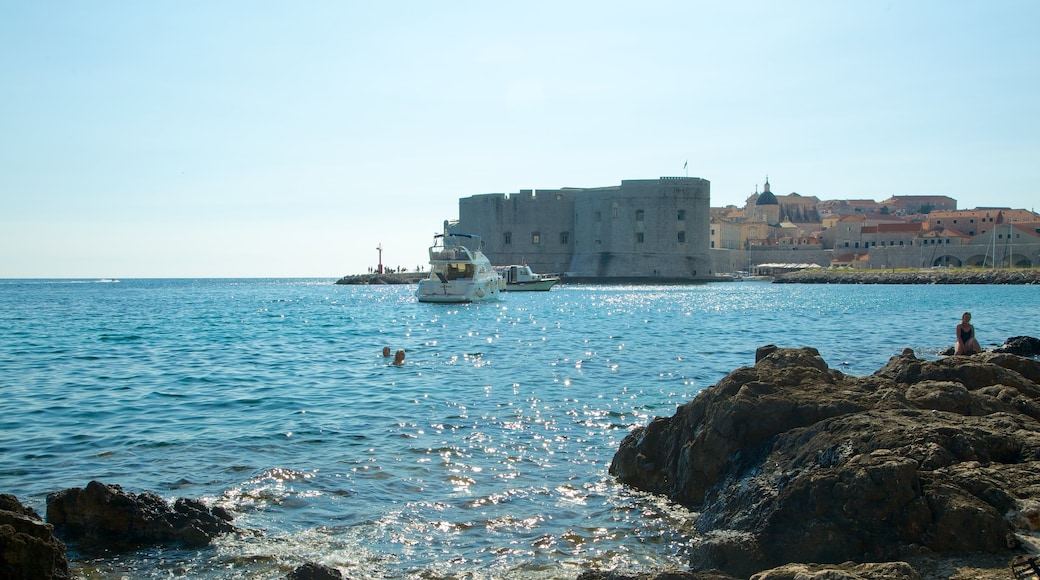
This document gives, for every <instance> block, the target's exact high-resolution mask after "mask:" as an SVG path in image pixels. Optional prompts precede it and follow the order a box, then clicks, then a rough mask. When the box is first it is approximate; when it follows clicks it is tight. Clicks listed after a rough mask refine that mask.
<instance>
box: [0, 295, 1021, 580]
mask: <svg viewBox="0 0 1040 580" xmlns="http://www.w3.org/2000/svg"><path fill="white" fill-rule="evenodd" d="M414 291H415V286H414V285H400V286H339V285H335V284H333V280H331V279H201V280H189V279H184V280H180V279H157V280H134V279H121V280H51V279H47V280H0V297H2V302H3V307H2V308H0V493H9V494H14V495H16V496H17V497H18V498H19V500H21V501H22V503H23V504H26V505H28V506H30V507H32V508H33V509H35V510H36V511H37V512H38V513H39V514H41V515H43V514H45V513H46V497H47V494H49V493H53V492H57V491H60V490H63V489H66V488H70V487H84V486H86V484H87V483H88V482H90V481H91V480H97V481H100V482H103V483H107V484H116V485H120V486H121V487H122V488H123V489H124V490H125V491H128V492H133V493H141V492H146V491H147V492H153V493H157V494H159V495H161V496H163V497H165V498H168V499H170V500H173V499H175V498H179V497H189V498H198V499H201V500H203V501H204V502H206V503H207V504H210V505H220V506H223V507H226V508H227V509H229V510H231V512H232V513H233V515H234V516H235V522H234V523H235V525H237V526H238V527H239V528H241V529H242V530H244V532H243V533H241V534H232V535H228V536H224V537H220V538H218V539H217V540H216V541H215V542H214V543H213V544H212V545H211V546H207V547H204V548H201V549H183V548H179V547H151V548H146V549H142V550H139V551H134V552H129V553H110V552H87V551H83V550H81V549H79V548H78V547H76V546H75V545H70V549H69V558H70V564H71V567H72V568H73V571H74V573H75V574H76V575H77V577H79V578H91V579H95V578H96V579H102V578H103V579H111V578H128V579H136V578H212V579H229V578H250V579H252V578H272V579H273V578H284V577H285V576H286V574H287V573H288V572H289V571H291V570H293V569H294V568H296V567H297V566H299V565H301V564H303V563H305V562H317V563H321V564H324V565H327V566H331V567H334V568H337V569H339V570H340V571H341V572H342V573H343V574H344V576H345V577H348V578H415V579H431V580H432V579H485V578H525V579H526V578H531V579H535V578H538V579H541V578H575V577H576V576H577V575H578V574H580V573H581V572H582V571H583V570H586V569H601V570H618V571H654V570H664V569H669V568H675V567H686V566H687V565H688V564H689V555H688V548H689V546H690V545H691V543H692V542H696V541H697V535H696V532H695V531H694V529H693V523H694V521H695V519H696V513H694V512H691V511H689V510H687V509H685V508H683V507H681V506H677V505H674V504H671V503H670V502H668V501H667V500H665V499H663V498H660V497H656V496H652V495H648V494H645V493H642V492H639V491H637V490H634V489H630V488H628V487H626V486H624V485H621V484H619V483H618V482H617V481H615V480H614V478H612V477H611V476H610V475H609V473H608V468H609V465H610V461H611V459H612V457H613V455H614V453H615V451H616V450H617V448H618V445H619V444H620V442H621V440H622V439H623V438H624V437H625V436H626V435H627V434H628V433H629V432H631V431H632V430H633V429H634V428H636V427H639V426H641V425H645V424H647V423H648V422H649V421H650V420H652V419H653V418H654V417H655V416H669V415H671V414H673V413H674V412H675V409H676V407H677V406H678V405H682V404H683V403H685V402H687V401H690V400H691V399H693V398H694V397H696V396H697V394H698V393H699V392H701V391H702V390H704V389H706V388H708V387H710V386H711V385H713V384H715V383H717V382H718V381H719V380H720V379H722V378H723V377H725V376H726V375H727V374H728V373H730V372H731V371H733V370H735V369H737V368H739V367H742V366H749V365H752V364H754V357H755V350H756V349H757V348H758V347H760V346H763V345H767V344H775V345H777V346H781V347H803V346H811V347H815V348H816V349H818V350H819V352H820V354H821V355H822V357H823V358H824V360H825V361H826V362H827V363H828V364H829V365H830V366H831V368H835V369H838V370H841V371H842V372H844V373H847V374H852V375H869V374H871V373H873V372H875V371H876V370H877V369H878V368H880V367H881V366H882V365H884V364H885V363H886V362H887V361H888V360H889V359H890V358H891V357H892V356H895V355H898V354H899V353H900V352H902V351H903V349H904V348H911V349H913V350H914V352H915V353H916V354H917V356H918V357H921V358H925V359H934V358H937V357H939V356H940V353H941V352H942V351H943V350H945V349H946V348H948V347H950V346H951V345H952V344H953V343H954V340H955V336H954V328H955V326H956V325H957V323H958V322H960V318H961V313H962V312H964V311H971V312H972V315H973V317H972V322H973V323H974V324H975V326H976V335H977V337H978V339H979V341H980V342H981V343H982V345H983V347H992V346H995V345H999V344H1001V343H1003V342H1004V340H1005V339H1006V338H1008V337H1011V336H1019V335H1029V336H1040V287H1038V286H981V285H964V286H951V285H941V286H932V285H898V286H896V285H893V286H888V285H797V284H770V283H764V282H750V281H748V282H725V283H708V284H698V285H613V286H612V285H573V284H563V285H558V286H557V287H555V288H554V289H553V290H552V291H550V292H531V293H523V292H521V293H508V294H505V295H504V298H503V299H502V300H501V301H500V302H497V303H485V304H472V305H440V304H426V303H419V302H417V301H416V299H415V297H414ZM384 346H389V347H390V348H391V349H392V350H394V351H396V350H398V349H403V350H405V351H406V359H405V364H403V365H401V366H393V365H390V364H388V363H389V359H385V358H383V356H382V352H381V351H382V349H383V347H384Z"/></svg>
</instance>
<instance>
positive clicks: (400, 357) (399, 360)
mask: <svg viewBox="0 0 1040 580" xmlns="http://www.w3.org/2000/svg"><path fill="white" fill-rule="evenodd" d="M390 364H392V365H396V366H401V365H403V364H404V350H403V349H400V350H398V351H397V352H396V353H394V362H392V363H390Z"/></svg>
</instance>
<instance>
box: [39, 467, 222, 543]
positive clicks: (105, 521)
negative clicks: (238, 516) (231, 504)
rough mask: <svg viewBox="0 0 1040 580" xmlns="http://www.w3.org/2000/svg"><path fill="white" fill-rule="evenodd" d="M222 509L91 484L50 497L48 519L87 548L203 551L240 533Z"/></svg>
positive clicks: (66, 536)
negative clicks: (220, 537) (160, 546)
mask: <svg viewBox="0 0 1040 580" xmlns="http://www.w3.org/2000/svg"><path fill="white" fill-rule="evenodd" d="M231 519H232V518H231V515H230V514H229V513H228V512H227V511H226V510H224V509H222V508H213V509H209V508H207V507H206V505H205V504H203V503H202V502H201V501H199V500H194V499H184V498H180V499H178V500H177V501H176V502H174V504H173V505H172V506H171V505H170V504H169V503H167V501H166V500H165V499H163V498H162V497H159V496H158V495H156V494H154V493H141V494H136V495H135V494H132V493H127V492H124V491H123V489H122V488H121V487H119V486H118V485H105V484H103V483H99V482H97V481H91V482H90V483H88V484H87V487H86V488H79V487H75V488H71V489H66V490H64V491H60V492H58V493H52V494H50V495H48V496H47V521H48V522H49V523H51V524H52V525H53V526H54V529H55V533H57V534H58V535H59V536H61V537H63V538H65V539H67V540H71V541H77V542H80V543H81V544H82V545H83V546H85V547H90V548H105V549H115V550H123V549H132V548H135V547H137V546H141V545H150V544H181V545H184V546H187V547H199V546H205V545H207V544H209V543H210V542H211V541H212V540H213V538H215V537H217V536H218V535H220V534H226V533H230V532H234V531H236V530H237V528H235V526H233V525H232V524H231Z"/></svg>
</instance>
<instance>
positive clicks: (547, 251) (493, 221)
mask: <svg viewBox="0 0 1040 580" xmlns="http://www.w3.org/2000/svg"><path fill="white" fill-rule="evenodd" d="M574 194H575V190H571V189H560V190H538V191H534V190H529V189H528V190H521V191H520V192H519V193H513V194H510V195H505V194H501V193H497V194H485V195H475V196H472V197H468V198H462V199H460V200H459V223H458V231H460V232H465V233H472V234H477V235H479V236H481V238H482V241H483V244H484V253H485V254H486V255H487V257H488V259H489V260H491V263H492V264H495V265H496V266H507V265H509V264H520V263H523V262H525V261H526V263H527V264H529V265H530V266H531V268H532V269H533V270H534V271H536V272H542V273H552V272H562V271H563V270H565V269H566V267H567V266H568V264H570V261H571V257H572V255H573V251H574V250H573V248H574V225H573V222H574Z"/></svg>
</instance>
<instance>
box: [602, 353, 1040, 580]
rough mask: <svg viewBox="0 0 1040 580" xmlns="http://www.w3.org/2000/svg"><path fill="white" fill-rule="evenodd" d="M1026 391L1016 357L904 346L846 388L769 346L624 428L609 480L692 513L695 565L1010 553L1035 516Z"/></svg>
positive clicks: (815, 356) (748, 567) (1038, 372)
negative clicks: (928, 354)
mask: <svg viewBox="0 0 1040 580" xmlns="http://www.w3.org/2000/svg"><path fill="white" fill-rule="evenodd" d="M1038 381H1040V362H1038V361H1035V360H1032V359H1029V358H1024V357H1020V356H1016V355H1012V354H1003V353H996V352H986V353H982V354H978V355H973V356H970V357H950V358H945V359H940V360H936V361H925V360H921V359H918V358H916V357H915V356H914V354H913V352H912V351H910V350H906V351H904V352H903V354H901V355H898V356H895V357H892V359H891V360H890V361H889V362H888V363H887V364H886V365H885V366H884V367H882V368H881V369H879V370H878V371H877V372H876V373H874V374H873V375H871V376H868V377H852V376H846V375H843V374H842V373H840V372H838V371H835V370H832V369H830V368H829V367H828V366H827V364H826V363H825V362H824V361H823V359H822V358H821V357H820V356H819V353H818V352H817V351H816V350H815V349H812V348H802V349H787V348H780V349H777V350H776V351H773V352H772V353H770V354H768V355H767V356H765V358H762V359H761V360H759V361H758V362H757V363H756V364H755V366H754V367H744V368H740V369H737V370H735V371H733V372H732V373H730V374H729V375H728V376H727V377H725V378H724V379H723V380H721V381H720V382H719V383H718V384H717V385H715V386H713V387H710V388H709V389H707V390H705V391H704V392H702V393H701V394H700V395H698V396H697V397H696V398H695V399H694V400H693V401H690V402H689V403H686V404H685V405H683V406H681V407H679V408H678V409H677V411H676V413H675V415H673V416H672V417H668V418H661V417H658V418H655V419H654V420H653V421H651V422H650V424H648V425H647V426H645V427H642V428H638V429H636V430H635V431H633V432H632V433H631V434H629V435H628V436H627V437H626V438H625V439H624V441H623V442H622V443H621V445H620V448H619V449H618V452H617V454H616V455H615V456H614V460H613V462H612V463H611V466H610V472H611V473H612V474H614V475H615V476H617V477H618V479H619V480H620V481H622V482H624V483H626V484H629V485H632V486H634V487H637V488H640V489H643V490H646V491H650V492H653V493H658V494H663V495H666V496H668V497H670V498H671V499H673V500H674V501H677V502H679V503H681V504H683V505H686V506H689V507H690V508H692V509H695V510H697V511H699V512H700V515H699V517H698V518H697V522H696V527H697V530H698V531H699V532H700V533H701V534H702V537H700V538H699V539H698V541H697V543H696V545H695V546H694V547H693V550H692V557H691V564H692V566H693V567H694V568H695V569H711V568H718V569H721V570H723V571H724V572H726V573H729V574H733V575H735V576H739V577H748V576H750V575H752V574H755V573H757V572H760V571H762V570H766V569H768V568H775V567H777V566H784V565H786V564H789V563H793V562H809V563H824V564H837V563H841V562H845V561H848V560H855V561H860V562H864V561H895V560H899V559H900V557H901V556H902V555H905V554H906V553H907V552H908V551H913V550H915V549H926V550H930V551H931V552H935V553H937V554H939V555H940V556H942V555H951V554H968V553H976V552H982V553H992V554H1008V555H1010V554H1011V553H1012V552H1011V550H1013V549H1015V548H1017V547H1018V545H1019V541H1018V539H1017V537H1016V534H1021V533H1026V532H1029V531H1030V530H1031V524H1030V521H1031V520H1030V517H1031V516H1030V514H1032V516H1033V519H1038V518H1037V517H1036V514H1037V513H1038V510H1037V508H1038V506H1040V384H1038ZM1038 523H1040V522H1038ZM1008 557H1010V556H1008ZM815 573H816V572H814V574H815ZM851 573H852V572H849V574H851ZM862 573H864V572H863V571H859V572H855V574H862ZM778 574H779V572H778ZM892 574H893V576H892V577H907V578H910V577H914V576H912V575H908V576H903V575H902V572H899V573H896V572H892ZM781 577H787V576H782V575H780V576H767V577H764V578H781ZM792 577H793V576H792ZM804 577H807V578H808V577H814V576H804ZM820 577H828V578H830V577H835V578H838V577H841V578H844V577H848V578H858V577H868V576H855V575H846V576H826V575H821V576H820ZM875 577H877V576H875Z"/></svg>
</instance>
